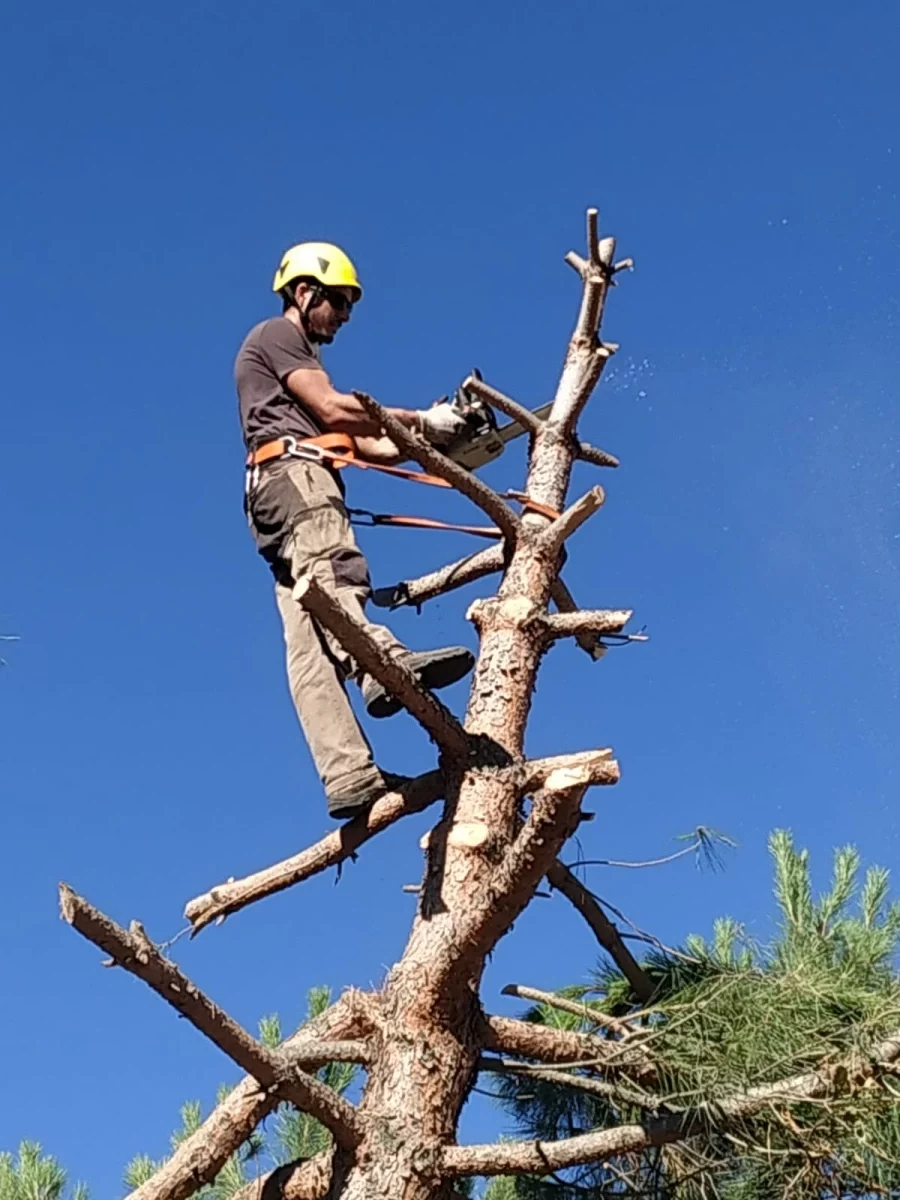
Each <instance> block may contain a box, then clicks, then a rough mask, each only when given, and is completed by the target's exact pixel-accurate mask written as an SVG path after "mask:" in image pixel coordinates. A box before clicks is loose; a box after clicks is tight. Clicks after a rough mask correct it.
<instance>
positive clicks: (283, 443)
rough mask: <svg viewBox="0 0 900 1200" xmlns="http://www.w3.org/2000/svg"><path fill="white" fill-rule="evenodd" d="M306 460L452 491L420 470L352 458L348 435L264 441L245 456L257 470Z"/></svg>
mask: <svg viewBox="0 0 900 1200" xmlns="http://www.w3.org/2000/svg"><path fill="white" fill-rule="evenodd" d="M285 457H290V458H308V459H311V460H312V461H313V462H322V461H323V460H324V461H325V462H327V463H331V464H332V465H333V466H334V467H335V468H336V469H337V470H341V468H343V467H360V468H361V469H362V470H363V471H370V470H371V471H383V472H384V473H385V474H386V475H397V476H399V478H400V479H408V480H410V481H411V482H412V483H426V484H428V485H429V486H430V487H441V488H452V487H453V484H452V483H448V482H447V480H446V479H440V478H439V477H438V476H437V475H427V474H426V473H425V472H424V471H409V470H407V469H406V467H389V466H388V465H387V463H373V462H367V461H366V460H365V459H364V458H358V457H357V455H356V442H355V441H354V440H353V438H352V437H351V436H350V434H349V433H323V434H320V435H319V436H318V437H311V438H295V437H283V438H278V439H277V440H276V441H274V442H266V443H265V444H264V445H262V446H260V447H259V448H258V449H257V450H253V451H251V452H250V454H248V455H247V466H248V467H259V466H262V464H263V463H267V462H273V461H274V460H275V459H277V458H285Z"/></svg>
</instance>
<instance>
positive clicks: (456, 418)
mask: <svg viewBox="0 0 900 1200" xmlns="http://www.w3.org/2000/svg"><path fill="white" fill-rule="evenodd" d="M416 417H417V422H416V425H417V428H418V430H419V433H421V435H422V436H423V437H424V438H425V439H426V440H427V441H429V442H431V443H432V444H433V445H435V446H446V445H448V444H449V443H450V442H452V441H453V439H454V438H455V437H457V436H458V435H459V434H460V433H462V431H463V430H464V429H465V427H466V418H465V417H464V416H462V414H461V413H459V412H458V411H457V410H456V409H455V408H454V407H453V405H452V404H450V403H449V402H448V401H446V400H439V401H438V402H437V404H432V406H431V408H421V409H418V410H417V412H416Z"/></svg>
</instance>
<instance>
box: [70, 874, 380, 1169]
mask: <svg viewBox="0 0 900 1200" xmlns="http://www.w3.org/2000/svg"><path fill="white" fill-rule="evenodd" d="M59 897H60V909H61V912H62V916H63V919H64V920H65V921H67V922H68V923H69V924H70V925H71V926H72V927H73V929H76V930H77V931H78V932H79V933H80V934H81V935H82V937H85V938H87V940H88V941H90V942H93V943H94V945H95V946H99V947H100V948H101V949H102V950H105V951H106V953H107V954H109V955H110V957H111V958H112V959H113V962H114V963H115V964H116V965H117V966H120V967H124V969H125V970H126V971H129V972H130V973H131V974H132V975H136V976H137V977H138V979H142V980H143V981H144V983H146V984H148V985H149V986H150V987H151V988H152V989H153V991H155V992H156V993H157V995H159V996H162V998H163V999H164V1000H165V1001H167V1003H169V1004H171V1005H172V1007H173V1008H174V1009H176V1011H178V1012H179V1013H181V1015H182V1016H183V1017H185V1018H186V1019H187V1020H188V1021H190V1022H191V1024H192V1025H193V1026H194V1027H195V1028H196V1029H199V1030H200V1032H201V1033H204V1034H205V1035H206V1036H207V1037H208V1038H209V1039H210V1041H211V1042H213V1043H214V1044H215V1045H216V1046H218V1047H219V1049H220V1050H223V1051H224V1052H225V1054H227V1055H228V1057H229V1058H231V1059H233V1061H234V1062H236V1063H237V1064H238V1066H239V1067H241V1068H242V1070H244V1071H246V1072H247V1073H248V1074H250V1075H252V1076H253V1078H254V1079H256V1080H257V1081H258V1082H259V1084H260V1085H261V1086H262V1087H263V1088H265V1089H267V1090H269V1091H272V1092H275V1093H277V1094H278V1096H279V1098H280V1099H283V1100H289V1101H290V1102H291V1103H292V1104H295V1105H296V1106H297V1108H299V1109H300V1110H301V1111H302V1112H307V1113H309V1114H310V1115H311V1116H313V1117H315V1118H316V1119H317V1120H319V1121H321V1122H322V1124H323V1125H324V1126H325V1127H326V1128H327V1129H328V1130H329V1131H330V1132H331V1134H332V1136H333V1137H334V1140H335V1142H336V1143H337V1145H339V1146H341V1147H343V1148H344V1149H348V1150H351V1149H354V1148H355V1147H356V1146H357V1145H358V1144H359V1142H360V1141H361V1140H362V1136H363V1124H362V1120H361V1118H360V1116H359V1114H358V1113H357V1111H356V1109H355V1108H354V1107H353V1106H352V1105H351V1104H348V1103H347V1101H346V1100H343V1099H342V1098H341V1097H340V1096H339V1095H338V1094H337V1093H336V1092H334V1091H333V1090H332V1089H331V1088H329V1087H326V1086H325V1084H323V1083H320V1082H319V1080H318V1079H316V1078H315V1077H314V1076H312V1075H309V1074H307V1073H306V1072H305V1071H302V1070H301V1069H300V1068H299V1067H296V1066H294V1065H293V1064H292V1063H290V1062H289V1061H288V1060H287V1059H286V1058H285V1056H284V1054H283V1053H281V1052H279V1051H277V1050H269V1049H267V1048H266V1047H265V1046H263V1045H262V1043H261V1042H258V1041H257V1040H256V1038H254V1037H251V1035H250V1034H249V1033H248V1032H247V1031H246V1029H244V1028H243V1026H241V1025H239V1024H238V1023H237V1021H235V1020H233V1019H232V1018H231V1017H229V1016H228V1014H227V1013H225V1012H223V1011H222V1010H221V1009H220V1008H219V1007H218V1006H217V1005H216V1004H215V1003H214V1002H213V1001H212V1000H211V999H210V998H209V997H208V996H206V995H205V994H204V993H203V992H201V991H200V989H199V988H198V987H197V985H196V984H194V983H192V982H191V981H190V979H188V978H187V976H186V975H184V974H183V973H182V972H181V971H180V970H179V968H178V967H177V966H176V965H175V964H174V963H173V962H171V961H170V960H169V959H167V958H163V956H162V955H161V954H160V953H159V951H158V950H157V949H156V947H155V946H154V944H153V942H151V940H150V939H149V937H147V935H146V933H144V931H143V929H142V928H141V926H140V925H139V924H138V923H137V922H133V923H132V927H131V930H130V931H126V930H124V929H123V928H122V927H121V926H120V925H117V924H116V923H115V921H113V920H112V919H111V918H110V917H108V916H106V914H105V913H102V912H100V911H99V910H98V909H96V908H94V907H93V905H91V904H89V903H88V901H87V900H85V899H84V898H83V897H82V896H79V895H78V894H77V893H76V892H74V891H73V890H72V889H71V888H70V887H69V886H68V884H65V883H61V884H60V886H59Z"/></svg>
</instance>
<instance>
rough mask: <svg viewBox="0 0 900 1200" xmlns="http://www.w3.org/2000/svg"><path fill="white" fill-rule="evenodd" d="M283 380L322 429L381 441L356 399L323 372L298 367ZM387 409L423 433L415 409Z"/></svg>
mask: <svg viewBox="0 0 900 1200" xmlns="http://www.w3.org/2000/svg"><path fill="white" fill-rule="evenodd" d="M285 383H286V384H287V388H288V391H290V392H291V393H292V394H293V395H294V396H296V397H297V399H298V400H300V401H302V403H303V404H305V405H306V407H307V408H308V409H309V411H310V412H311V413H312V414H313V416H314V417H316V418H317V419H318V420H319V421H321V423H322V424H323V425H324V426H325V428H326V429H333V430H335V431H336V432H337V433H349V434H352V435H353V436H354V437H356V438H372V439H373V440H374V441H381V440H382V436H383V435H382V431H381V429H380V428H379V426H378V425H377V424H376V423H375V422H374V421H373V420H372V418H371V417H370V416H369V415H368V414H367V413H366V410H365V409H364V408H363V406H362V405H361V404H360V402H359V401H358V400H357V399H356V397H355V396H352V395H350V394H349V393H347V392H339V391H338V390H337V389H336V388H335V387H334V386H333V385H332V382H331V380H330V379H329V378H328V372H327V371H324V370H320V369H318V368H310V367H298V368H297V370H296V371H291V373H290V375H288V377H287V379H286V380H285ZM387 411H388V412H389V413H390V414H391V416H392V417H396V418H397V420H398V421H402V422H403V424H404V425H405V426H406V427H407V428H408V429H418V430H419V431H420V432H423V430H422V422H421V417H420V415H419V413H418V412H417V411H416V410H414V409H410V408H389V409H388V410H387ZM391 445H393V443H391ZM373 451H374V452H375V453H378V452H379V451H378V447H377V446H375V447H373ZM395 453H396V448H395ZM366 457H368V455H366ZM379 461H384V460H383V459H382V460H379Z"/></svg>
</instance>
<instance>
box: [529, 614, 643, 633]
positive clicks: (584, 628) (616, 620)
mask: <svg viewBox="0 0 900 1200" xmlns="http://www.w3.org/2000/svg"><path fill="white" fill-rule="evenodd" d="M633 616H634V613H633V612H632V610H631V609H629V608H596V609H589V608H583V609H579V610H578V611H577V612H573V613H548V614H547V616H545V617H544V619H543V625H544V631H545V632H546V634H547V635H548V637H550V638H553V639H556V638H563V637H578V636H579V635H581V634H593V635H596V636H601V635H602V634H604V633H620V632H621V630H622V629H623V628H624V627H625V626H626V625H627V624H628V622H629V621H630V620H631V618H632V617H633Z"/></svg>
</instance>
